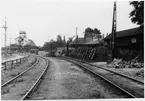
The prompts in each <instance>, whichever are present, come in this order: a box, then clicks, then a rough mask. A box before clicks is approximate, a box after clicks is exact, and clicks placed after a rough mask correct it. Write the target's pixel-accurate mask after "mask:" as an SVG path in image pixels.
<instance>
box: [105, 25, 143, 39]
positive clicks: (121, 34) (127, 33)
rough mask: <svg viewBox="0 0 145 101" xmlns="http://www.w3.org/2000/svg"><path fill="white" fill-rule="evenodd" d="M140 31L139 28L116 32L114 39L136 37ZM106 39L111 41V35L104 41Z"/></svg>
mask: <svg viewBox="0 0 145 101" xmlns="http://www.w3.org/2000/svg"><path fill="white" fill-rule="evenodd" d="M141 33H142V31H141V29H140V27H137V28H132V29H127V30H123V31H118V32H116V37H117V38H120V37H125V36H132V35H137V34H141ZM107 39H111V34H109V35H108V36H106V37H105V40H107Z"/></svg>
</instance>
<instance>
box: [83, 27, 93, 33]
mask: <svg viewBox="0 0 145 101" xmlns="http://www.w3.org/2000/svg"><path fill="white" fill-rule="evenodd" d="M92 32H94V30H93V29H91V28H90V27H88V28H86V29H85V33H92Z"/></svg>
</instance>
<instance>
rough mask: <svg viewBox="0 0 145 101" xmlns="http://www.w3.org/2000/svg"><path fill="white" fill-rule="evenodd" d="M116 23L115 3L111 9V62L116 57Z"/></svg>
mask: <svg viewBox="0 0 145 101" xmlns="http://www.w3.org/2000/svg"><path fill="white" fill-rule="evenodd" d="M116 21H117V11H116V1H115V2H114V8H113V21H112V42H111V49H112V60H113V59H114V58H115V57H116Z"/></svg>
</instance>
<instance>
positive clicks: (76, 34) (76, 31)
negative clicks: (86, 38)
mask: <svg viewBox="0 0 145 101" xmlns="http://www.w3.org/2000/svg"><path fill="white" fill-rule="evenodd" d="M77 31H78V28H77V27H76V43H77V42H78V34H77Z"/></svg>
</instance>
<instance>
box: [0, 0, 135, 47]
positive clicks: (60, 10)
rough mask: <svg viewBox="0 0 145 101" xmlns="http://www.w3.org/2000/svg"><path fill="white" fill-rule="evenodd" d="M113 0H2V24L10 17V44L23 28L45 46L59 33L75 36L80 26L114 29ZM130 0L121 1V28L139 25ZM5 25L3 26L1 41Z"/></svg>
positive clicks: (118, 14)
mask: <svg viewBox="0 0 145 101" xmlns="http://www.w3.org/2000/svg"><path fill="white" fill-rule="evenodd" d="M113 3H114V2H113V1H112V0H109V1H108V0H107V1H104V0H103V1H102V0H0V26H2V25H3V21H4V18H5V17H6V18H7V25H8V31H7V34H8V38H7V40H8V44H9V43H10V42H9V40H10V37H11V38H12V43H14V39H15V38H16V37H18V35H19V34H18V33H19V31H21V30H24V31H26V33H27V37H28V38H29V39H32V40H33V41H34V42H35V43H36V45H40V46H42V45H43V44H44V42H46V41H50V39H54V40H56V36H57V35H58V34H60V35H61V36H66V39H67V38H68V37H72V36H73V35H75V29H76V27H78V35H79V36H83V32H84V30H85V28H87V27H91V28H98V29H100V31H101V33H102V34H106V33H111V28H112V15H113ZM132 9H133V8H132V6H131V5H129V1H117V31H120V30H124V29H129V28H133V27H137V25H136V24H133V23H132V22H131V21H130V18H129V13H130V12H131V11H132ZM3 33H4V29H2V28H0V34H1V45H2V46H3V44H4V41H3V40H4V34H3Z"/></svg>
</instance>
